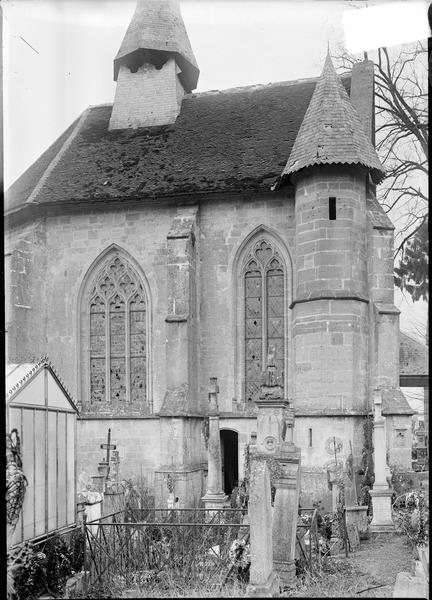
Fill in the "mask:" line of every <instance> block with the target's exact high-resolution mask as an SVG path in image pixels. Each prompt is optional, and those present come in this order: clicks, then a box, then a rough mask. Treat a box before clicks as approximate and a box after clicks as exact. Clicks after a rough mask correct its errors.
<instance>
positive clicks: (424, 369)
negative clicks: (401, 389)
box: [399, 331, 429, 376]
mask: <svg viewBox="0 0 432 600" xmlns="http://www.w3.org/2000/svg"><path fill="white" fill-rule="evenodd" d="M399 374H400V375H411V376H414V375H420V376H421V375H428V374H429V348H428V347H427V346H426V345H425V344H422V343H421V342H419V341H417V340H416V339H414V338H412V337H411V336H409V335H408V334H406V333H403V332H402V331H401V332H400V337H399Z"/></svg>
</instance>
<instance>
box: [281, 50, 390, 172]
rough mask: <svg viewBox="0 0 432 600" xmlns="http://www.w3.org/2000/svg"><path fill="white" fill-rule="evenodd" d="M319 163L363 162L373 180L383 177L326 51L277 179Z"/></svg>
mask: <svg viewBox="0 0 432 600" xmlns="http://www.w3.org/2000/svg"><path fill="white" fill-rule="evenodd" d="M323 164H327V165H328V164H358V165H363V166H365V167H366V168H368V169H369V171H370V174H371V176H372V180H373V181H374V183H379V182H380V181H381V180H382V179H383V178H384V177H385V170H384V168H383V166H382V165H381V163H380V160H379V158H378V155H377V153H376V151H375V148H374V147H373V145H372V143H371V142H370V140H369V139H368V138H367V136H366V133H365V131H364V128H363V127H362V123H361V121H360V117H359V115H358V113H357V111H356V109H355V108H354V106H353V105H352V103H351V101H350V99H349V96H348V94H347V92H346V90H345V88H344V87H343V85H342V82H341V81H340V78H339V77H338V75H337V73H336V71H335V68H334V66H333V63H332V60H331V57H330V54H329V53H328V54H327V58H326V61H325V63H324V68H323V71H322V73H321V76H320V78H319V79H318V82H317V84H316V87H315V90H314V93H313V95H312V98H311V101H310V103H309V106H308V109H307V111H306V114H305V116H304V118H303V122H302V124H301V127H300V129H299V132H298V134H297V137H296V140H295V142H294V146H293V149H292V151H291V154H290V157H289V159H288V162H287V164H286V166H285V168H284V170H283V171H282V174H281V179H282V178H284V177H285V176H288V175H290V174H292V173H295V172H297V171H300V170H301V169H304V168H306V167H311V166H313V165H323Z"/></svg>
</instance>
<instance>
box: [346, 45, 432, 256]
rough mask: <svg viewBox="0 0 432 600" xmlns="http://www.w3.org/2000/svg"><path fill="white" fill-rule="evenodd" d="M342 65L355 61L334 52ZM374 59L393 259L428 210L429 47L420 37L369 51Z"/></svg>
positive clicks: (383, 196)
mask: <svg viewBox="0 0 432 600" xmlns="http://www.w3.org/2000/svg"><path fill="white" fill-rule="evenodd" d="M336 58H337V59H339V62H340V67H341V68H342V69H343V70H346V69H347V68H348V67H349V68H351V67H352V65H353V64H354V63H355V62H357V61H358V59H356V58H355V57H353V56H351V55H350V54H348V53H347V52H346V51H343V50H342V51H341V53H340V55H339V56H337V57H336ZM369 58H370V59H371V60H373V62H374V64H375V108H376V113H375V116H376V149H377V152H378V155H379V156H380V159H381V162H382V163H383V165H384V167H385V169H386V171H387V178H386V179H385V181H384V183H383V184H382V185H381V186H380V187H379V188H378V200H379V202H380V203H381V205H382V206H383V207H384V209H385V211H386V212H388V213H390V214H389V216H390V218H391V219H392V221H393V223H394V224H395V226H396V247H395V258H397V257H399V259H401V258H402V257H403V254H404V249H405V246H406V244H407V242H408V241H409V240H410V239H412V238H413V236H415V235H416V233H417V231H418V230H419V229H420V228H421V227H422V225H424V223H425V221H426V218H427V211H428V196H427V193H426V186H427V174H428V128H427V109H428V100H427V73H428V69H427V49H426V45H425V44H424V43H422V42H417V43H415V44H409V45H404V46H402V47H400V48H399V49H398V50H395V49H390V50H389V49H387V48H379V49H378V50H377V51H374V52H372V53H370V56H369Z"/></svg>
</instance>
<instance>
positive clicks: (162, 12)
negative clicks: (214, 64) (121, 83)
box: [114, 0, 199, 91]
mask: <svg viewBox="0 0 432 600" xmlns="http://www.w3.org/2000/svg"><path fill="white" fill-rule="evenodd" d="M145 49H147V50H158V51H162V52H169V53H173V54H174V55H175V57H176V62H177V64H178V66H179V67H180V69H181V70H182V75H183V82H184V83H185V84H186V89H187V91H191V90H193V89H195V88H196V86H197V81H198V75H199V69H198V65H197V62H196V60H195V56H194V53H193V51H192V47H191V45H190V41H189V37H188V34H187V31H186V27H185V25H184V22H183V19H182V16H181V13H180V7H179V3H178V2H177V1H173V0H139V1H138V2H137V6H136V9H135V12H134V15H133V17H132V20H131V22H130V25H129V27H128V29H127V31H126V34H125V36H124V38H123V42H122V44H121V46H120V49H119V51H118V53H117V56H116V57H115V59H114V80H115V81H117V76H118V71H119V68H120V64H122V63H123V62H126V61H127V57H128V56H130V55H131V54H132V53H136V51H140V50H145Z"/></svg>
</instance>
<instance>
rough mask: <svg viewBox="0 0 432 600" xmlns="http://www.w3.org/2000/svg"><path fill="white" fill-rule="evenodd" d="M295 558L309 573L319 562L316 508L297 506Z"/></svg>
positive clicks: (319, 551)
mask: <svg viewBox="0 0 432 600" xmlns="http://www.w3.org/2000/svg"><path fill="white" fill-rule="evenodd" d="M296 558H297V559H298V560H299V562H300V564H301V565H302V566H303V568H307V570H309V572H310V573H311V574H313V572H314V569H315V568H316V567H319V565H320V563H321V548H320V542H319V532H318V511H317V509H316V508H299V511H298V521H297V532H296Z"/></svg>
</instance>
